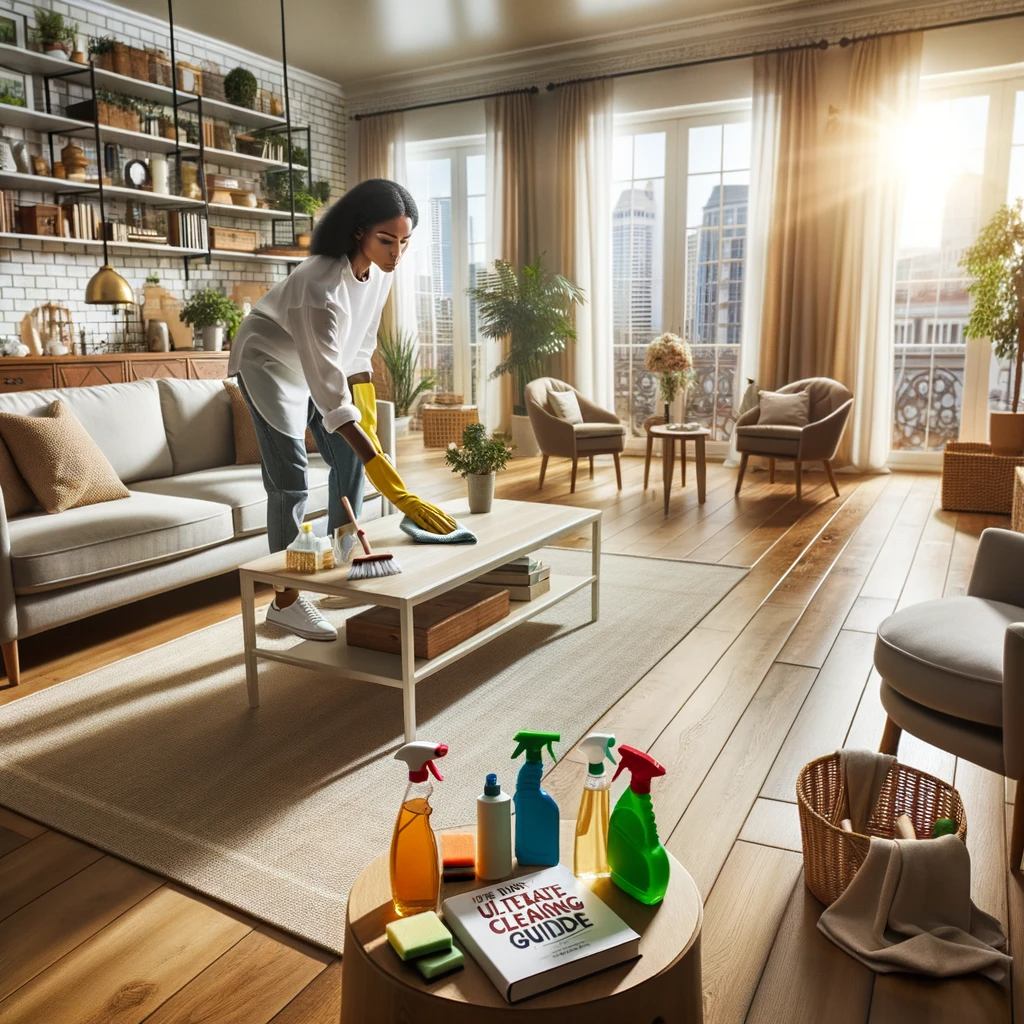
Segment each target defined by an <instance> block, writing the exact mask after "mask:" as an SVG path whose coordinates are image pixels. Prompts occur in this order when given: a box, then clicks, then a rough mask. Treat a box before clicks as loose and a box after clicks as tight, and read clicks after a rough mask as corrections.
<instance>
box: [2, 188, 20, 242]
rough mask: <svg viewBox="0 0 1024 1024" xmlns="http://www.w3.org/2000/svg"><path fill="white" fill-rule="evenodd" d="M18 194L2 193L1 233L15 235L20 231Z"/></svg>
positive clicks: (4, 191)
mask: <svg viewBox="0 0 1024 1024" xmlns="http://www.w3.org/2000/svg"><path fill="white" fill-rule="evenodd" d="M17 197H18V193H17V192H9V191H7V190H6V189H5V190H3V191H0V231H3V232H4V233H5V234H14V233H16V232H17V231H18V212H17V210H18V204H17Z"/></svg>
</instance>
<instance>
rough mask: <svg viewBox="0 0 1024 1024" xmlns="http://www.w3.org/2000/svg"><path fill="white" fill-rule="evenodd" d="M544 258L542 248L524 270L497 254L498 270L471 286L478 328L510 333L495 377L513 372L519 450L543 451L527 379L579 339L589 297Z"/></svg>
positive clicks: (496, 334)
mask: <svg viewBox="0 0 1024 1024" xmlns="http://www.w3.org/2000/svg"><path fill="white" fill-rule="evenodd" d="M543 259H544V253H541V254H540V256H538V257H537V259H536V260H534V261H533V263H527V264H526V265H525V266H524V267H523V269H522V272H521V273H516V268H515V267H513V266H512V264H511V263H508V262H506V261H505V260H495V261H494V272H493V273H492V274H488V275H487V278H486V280H485V281H484V282H483V284H480V285H477V287H475V288H470V289H469V294H470V296H472V298H474V299H475V300H476V303H477V322H478V324H479V326H480V332H481V333H482V334H483V335H484V337H485V338H491V339H494V340H496V341H501V340H503V339H506V338H507V339H508V344H507V348H506V350H505V360H504V362H502V363H500V364H499V365H498V366H497V367H495V369H494V372H493V373H492V374H491V377H492V378H497V377H501V376H504V375H505V374H506V373H507V374H510V375H511V377H512V384H513V388H514V395H515V398H514V406H513V409H512V443H513V447H514V448H515V449H516V450H517V451H518V452H519V454H520V455H537V454H539V449H538V448H537V440H536V438H535V437H534V436H533V429H532V428H531V426H530V417H529V416H528V415H527V413H526V394H525V392H526V385H527V384H529V382H530V381H531V380H534V379H535V378H537V377H543V376H544V375H545V374H546V373H547V372H548V366H549V360H550V358H551V356H554V355H558V353H560V352H563V351H564V350H565V346H566V345H567V344H568V343H569V342H570V341H575V340H576V327H575V325H574V324H573V312H574V310H575V308H576V306H577V305H582V304H583V303H584V302H585V301H586V299H585V297H584V294H583V291H582V289H580V288H577V287H576V285H574V284H573V283H572V282H571V281H569V280H567V279H566V278H564V277H562V275H561V274H553V273H551V271H549V270H547V269H546V268H545V267H544V265H543Z"/></svg>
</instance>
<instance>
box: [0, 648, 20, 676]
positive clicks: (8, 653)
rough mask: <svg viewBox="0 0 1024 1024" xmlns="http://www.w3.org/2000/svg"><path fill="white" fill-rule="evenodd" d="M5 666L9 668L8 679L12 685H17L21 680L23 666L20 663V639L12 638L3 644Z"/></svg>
mask: <svg viewBox="0 0 1024 1024" xmlns="http://www.w3.org/2000/svg"><path fill="white" fill-rule="evenodd" d="M3 650H4V668H6V669H7V679H8V682H9V684H10V685H11V686H17V685H18V683H20V682H21V666H20V665H19V664H18V641H17V640H11V641H10V643H6V644H4V645H3Z"/></svg>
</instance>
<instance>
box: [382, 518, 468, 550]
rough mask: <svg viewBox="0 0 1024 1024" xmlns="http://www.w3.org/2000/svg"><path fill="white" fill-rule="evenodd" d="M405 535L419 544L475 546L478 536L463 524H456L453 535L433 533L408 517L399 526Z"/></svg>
mask: <svg viewBox="0 0 1024 1024" xmlns="http://www.w3.org/2000/svg"><path fill="white" fill-rule="evenodd" d="M398 525H399V527H401V529H402V532H403V533H407V534H408V535H409V536H410V537H412V539H413V540H414V541H416V543H417V544H475V543H476V534H475V533H474V532H473V531H472V530H467V529H466V527H464V526H463V525H462V523H456V524H455V526H456V529H454V530H452V532H451V533H431V532H430V531H429V530H424V529H423V527H421V526H417V525H416V524H415V523H414V522H413V521H412V520H411V519H410V518H409V517H408V516H403V517H402V521H401V522H400V523H399V524H398Z"/></svg>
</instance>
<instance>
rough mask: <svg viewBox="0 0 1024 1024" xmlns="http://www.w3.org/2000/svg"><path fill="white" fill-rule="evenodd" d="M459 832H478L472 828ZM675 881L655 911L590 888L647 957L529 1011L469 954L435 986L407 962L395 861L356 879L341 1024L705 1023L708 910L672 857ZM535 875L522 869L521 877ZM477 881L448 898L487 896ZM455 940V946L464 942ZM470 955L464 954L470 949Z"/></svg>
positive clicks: (606, 885) (567, 833) (571, 825)
mask: <svg viewBox="0 0 1024 1024" xmlns="http://www.w3.org/2000/svg"><path fill="white" fill-rule="evenodd" d="M575 828H576V823H575V822H574V821H563V822H562V834H561V859H562V863H563V864H572V857H573V838H574V835H575ZM455 831H459V832H470V831H473V828H472V827H469V826H466V827H462V828H459V829H457V830H455ZM669 859H670V860H671V863H672V874H671V880H670V882H669V888H668V892H667V893H666V895H665V899H664V902H662V903H661V904H660V905H659V906H657V907H647V906H644V905H643V904H642V903H638V902H636V900H634V899H632V898H631V897H629V896H627V895H626V894H625V893H624V892H622V891H621V890H620V889H618V888H617V887H616V886H615V885H613V884H612V882H611V880H610V879H599V880H597V881H596V882H595V883H594V884H593V886H592V888H593V890H594V892H595V893H597V895H598V896H600V898H601V899H603V900H604V901H605V903H607V904H608V906H610V907H611V908H612V910H614V911H615V912H616V913H617V914H618V915H619V916H620V917H621V918H622V919H623V920H624V921H625V922H626V923H627V924H628V925H629V926H630V927H631V928H633V929H634V931H636V932H638V933H639V934H640V936H641V939H640V958H639V959H637V960H631V961H629V962H628V963H625V964H620V965H619V966H618V967H613V968H611V969H609V970H607V971H601V972H599V973H598V974H592V975H589V976H588V977H586V978H581V979H580V980H579V981H574V982H571V983H570V984H568V985H563V986H562V987H561V988H556V989H553V990H552V991H550V992H545V993H543V994H542V995H539V996H535V997H533V998H532V999H525V1000H523V1001H522V1002H521V1003H513V1004H509V1003H506V1002H505V1000H504V999H503V998H502V996H501V995H500V994H499V992H498V990H497V989H496V988H495V987H494V985H492V984H491V981H490V979H489V978H488V977H487V975H486V974H484V972H483V970H482V969H481V968H480V967H479V966H478V965H477V963H476V962H475V961H474V960H473V958H472V957H470V956H469V954H468V953H467V954H466V966H465V967H464V968H463V969H462V970H459V971H456V972H455V973H454V974H449V975H446V976H445V977H443V978H438V979H437V980H436V981H433V982H427V981H424V979H423V978H422V977H421V976H420V973H419V971H417V970H416V967H415V965H413V964H411V963H402V961H401V960H399V959H398V957H397V955H396V954H395V951H394V950H393V949H391V947H390V946H389V944H388V940H387V937H386V935H385V933H384V927H385V925H386V924H387V923H388V922H389V921H393V920H394V919H395V912H394V909H393V908H392V905H391V883H390V878H389V874H388V856H387V854H384V855H382V856H380V857H378V858H377V859H376V860H375V861H374V862H373V863H372V864H370V866H369V867H367V868H366V870H365V871H363V873H362V874H361V875H360V876H359V877H358V878H357V879H356V882H355V885H353V886H352V891H351V893H350V894H349V898H348V912H347V919H346V924H345V955H344V956H343V958H342V982H341V1022H342V1024H362V1022H365V1021H370V1020H372V1021H374V1022H375V1024H409V1022H412V1021H415V1022H416V1024H489V1022H491V1021H501V1022H510V1021H514V1020H526V1019H529V1020H530V1021H531V1022H538V1024H556V1022H557V1024H613V1022H614V1024H622V1022H623V1021H625V1022H627V1024H701V1022H702V1021H703V1020H704V1011H703V1003H702V996H701V971H700V932H701V924H702V922H703V918H704V908H703V904H702V903H701V898H700V893H699V892H698V891H697V886H696V885H695V884H694V882H693V879H692V878H691V877H690V876H689V874H688V873H687V871H686V869H685V868H684V867H683V866H682V865H681V864H680V863H679V862H678V861H677V860H676V859H675V858H674V857H672V855H671V854H670V855H669ZM536 870H538V869H537V868H523V869H517V870H516V872H515V874H516V875H524V874H529V873H530V872H531V871H536ZM484 884H485V883H482V882H480V881H479V880H474V881H472V882H460V883H449V884H444V883H443V884H442V886H441V899H442V900H444V899H446V898H447V897H449V896H453V895H455V894H456V893H459V892H466V891H468V890H470V889H478V888H481V887H482V886H483V885H484ZM456 941H457V940H456ZM463 952H465V950H463Z"/></svg>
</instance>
